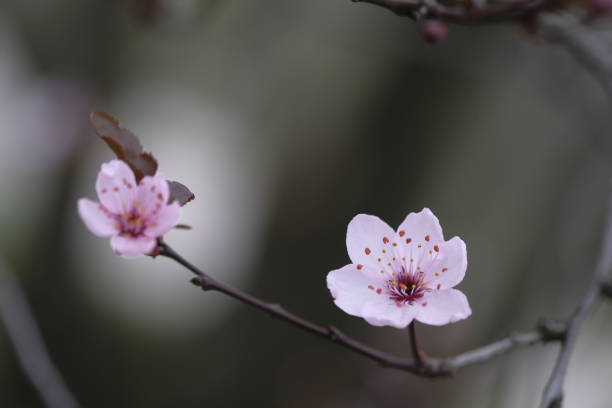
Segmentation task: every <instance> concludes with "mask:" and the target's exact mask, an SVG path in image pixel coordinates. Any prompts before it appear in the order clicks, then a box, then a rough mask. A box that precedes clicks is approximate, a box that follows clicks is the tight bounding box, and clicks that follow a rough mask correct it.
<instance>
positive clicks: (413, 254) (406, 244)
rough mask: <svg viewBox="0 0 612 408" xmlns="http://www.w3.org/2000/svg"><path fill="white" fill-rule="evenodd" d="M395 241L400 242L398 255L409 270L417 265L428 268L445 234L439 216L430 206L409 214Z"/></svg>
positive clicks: (398, 230)
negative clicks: (437, 216)
mask: <svg viewBox="0 0 612 408" xmlns="http://www.w3.org/2000/svg"><path fill="white" fill-rule="evenodd" d="M395 242H397V243H398V246H397V248H395V249H396V256H397V257H398V258H399V259H402V261H403V262H404V267H405V268H406V270H407V271H410V272H413V271H415V270H416V268H417V267H420V269H421V270H426V268H425V267H426V266H427V264H429V263H430V262H431V260H432V259H433V258H435V257H436V256H437V251H439V249H440V244H441V243H443V242H444V236H443V234H442V227H440V222H439V221H438V218H436V216H435V215H434V214H433V213H432V212H431V210H430V209H429V208H423V210H422V211H421V212H418V213H410V214H408V216H407V217H406V219H405V220H404V222H402V223H401V224H400V226H399V227H398V229H397V234H396V235H395Z"/></svg>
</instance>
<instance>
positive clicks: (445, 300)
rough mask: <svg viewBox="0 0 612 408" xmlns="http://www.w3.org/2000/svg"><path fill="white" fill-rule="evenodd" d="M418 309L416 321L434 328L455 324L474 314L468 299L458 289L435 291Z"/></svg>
mask: <svg viewBox="0 0 612 408" xmlns="http://www.w3.org/2000/svg"><path fill="white" fill-rule="evenodd" d="M423 305H425V306H423ZM417 308H418V314H417V316H416V319H417V320H418V321H420V322H422V323H426V324H431V325H434V326H441V325H444V324H448V323H455V322H457V321H459V320H463V319H465V318H467V317H468V316H470V315H471V314H472V309H470V305H469V304H468V300H467V298H466V297H465V295H464V294H463V292H460V291H458V290H457V289H447V290H440V291H434V292H432V293H431V294H429V295H427V296H426V297H425V298H424V299H423V301H422V302H421V304H420V306H417Z"/></svg>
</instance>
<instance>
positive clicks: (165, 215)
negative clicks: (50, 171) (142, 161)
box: [78, 160, 181, 257]
mask: <svg viewBox="0 0 612 408" xmlns="http://www.w3.org/2000/svg"><path fill="white" fill-rule="evenodd" d="M96 191H97V193H98V199H99V200H100V202H99V203H97V202H95V201H92V200H89V199H87V198H81V199H80V200H79V202H78V209H79V215H80V216H81V218H82V219H83V222H85V225H87V227H88V228H89V230H90V231H91V232H92V233H94V234H95V235H97V236H99V237H111V241H110V243H111V247H112V248H113V250H114V251H115V253H116V254H117V255H122V256H127V257H131V256H139V255H147V254H150V253H151V252H152V251H153V249H155V246H156V240H157V238H159V237H161V236H162V235H164V234H165V233H166V232H168V231H169V230H170V229H172V228H173V227H174V226H175V225H176V224H177V222H178V219H179V217H180V213H181V207H180V205H179V203H178V202H177V201H173V202H172V203H170V204H168V196H169V189H168V183H167V182H166V180H165V179H164V178H163V177H162V176H161V175H159V174H156V175H155V176H145V177H144V178H143V179H142V180H141V181H140V182H139V183H136V180H135V178H134V173H133V172H132V170H131V169H130V168H129V167H128V165H127V164H125V163H124V162H122V161H120V160H112V161H110V162H108V163H104V164H103V165H102V168H101V169H100V173H98V180H97V181H96Z"/></svg>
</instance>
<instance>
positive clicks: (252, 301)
mask: <svg viewBox="0 0 612 408" xmlns="http://www.w3.org/2000/svg"><path fill="white" fill-rule="evenodd" d="M158 255H162V256H165V257H168V258H170V259H173V260H174V261H176V262H178V263H179V264H181V265H182V266H184V267H185V268H187V269H188V270H190V271H191V272H192V273H193V274H194V275H196V277H195V278H193V279H192V283H193V284H195V285H197V286H199V287H201V288H202V289H203V290H205V291H208V290H212V291H217V292H221V293H223V294H225V295H227V296H230V297H233V298H234V299H237V300H239V301H241V302H243V303H246V304H248V305H250V306H253V307H255V308H257V309H260V310H262V311H264V312H266V313H268V314H269V315H270V316H272V317H275V318H278V319H280V320H282V321H284V322H287V323H289V324H292V325H294V326H296V327H298V328H300V329H302V330H305V331H307V332H309V333H311V334H314V335H316V336H319V337H322V338H325V339H327V340H330V341H332V342H334V343H336V344H338V345H340V346H342V347H344V348H347V349H349V350H351V351H353V352H355V353H357V354H360V355H362V356H365V357H367V358H369V359H371V360H374V361H377V362H378V363H380V364H381V365H383V366H385V367H391V368H396V369H399V370H403V371H407V372H410V373H412V374H416V375H420V376H423V377H429V378H439V377H448V376H451V375H453V374H454V373H455V372H456V371H457V370H459V369H461V368H463V367H467V366H470V365H474V364H478V363H481V362H484V361H487V360H490V359H492V358H493V357H497V356H499V355H502V354H505V353H507V352H509V351H511V350H513V349H515V348H518V347H522V346H528V345H532V344H537V343H548V342H555V341H560V340H561V339H562V338H563V336H564V334H565V326H564V325H563V324H559V323H558V322H554V321H545V322H542V323H540V324H539V325H538V327H537V328H536V329H535V330H533V331H530V332H524V333H514V334H512V335H510V336H509V337H508V338H505V339H502V340H499V341H496V342H494V343H491V344H488V345H486V346H483V347H480V348H477V349H474V350H472V351H468V352H466V353H463V354H459V355H457V356H455V357H451V358H431V357H428V358H427V359H426V360H425V361H424V363H423V364H419V363H417V362H415V361H414V360H413V359H409V358H405V357H399V356H395V355H392V354H389V353H386V352H384V351H381V350H378V349H376V348H373V347H371V346H368V345H366V344H363V343H361V342H359V341H357V340H355V339H353V338H351V337H349V336H347V335H345V334H344V333H342V332H341V331H340V330H338V329H337V328H335V327H332V326H328V327H324V326H320V325H318V324H315V323H312V322H310V321H308V320H306V319H304V318H302V317H299V316H297V315H295V314H293V313H290V312H288V311H287V310H286V309H285V308H283V307H282V306H281V305H279V304H276V303H267V302H264V301H263V300H261V299H258V298H256V297H254V296H251V295H249V294H247V293H245V292H243V291H241V290H239V289H236V288H233V287H231V286H229V285H227V284H225V283H223V282H220V281H218V280H216V279H214V278H212V277H210V276H209V275H208V274H206V273H204V272H203V271H202V270H200V269H199V268H197V267H196V266H194V265H193V264H191V263H190V262H189V261H187V260H186V259H185V258H183V257H182V256H181V255H179V254H178V253H177V252H176V251H174V250H173V249H172V248H171V247H170V246H168V245H167V244H166V243H164V242H161V241H160V243H159V248H158Z"/></svg>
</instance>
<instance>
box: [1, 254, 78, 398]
mask: <svg viewBox="0 0 612 408" xmlns="http://www.w3.org/2000/svg"><path fill="white" fill-rule="evenodd" d="M7 269H8V268H7V267H6V265H4V263H2V262H1V261H0V317H1V318H2V320H3V321H4V325H5V327H6V330H7V332H8V337H9V339H10V340H11V343H12V344H13V347H14V348H15V352H16V354H17V359H18V361H19V363H20V364H21V368H22V369H23V372H24V374H25V375H26V376H27V377H28V379H29V380H30V382H31V383H32V385H33V386H34V389H36V391H37V392H38V394H39V395H40V397H41V399H42V400H43V401H44V403H45V405H46V406H47V407H49V408H76V407H78V406H79V404H78V403H77V401H76V399H75V398H74V397H73V396H72V394H71V393H70V391H69V390H68V387H67V386H66V384H65V382H64V380H63V379H62V376H61V375H60V373H59V371H58V370H57V368H56V367H55V366H54V365H53V362H52V361H51V358H50V357H49V352H48V350H47V348H46V347H45V345H44V342H43V340H42V336H41V334H40V330H39V329H38V327H37V325H36V321H35V319H34V316H33V315H32V311H31V310H30V308H29V306H28V303H27V300H26V298H25V296H24V294H23V292H22V291H21V288H20V287H19V284H18V283H17V281H16V280H15V279H14V278H13V276H12V274H11V273H10V272H9V271H8V270H7Z"/></svg>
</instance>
